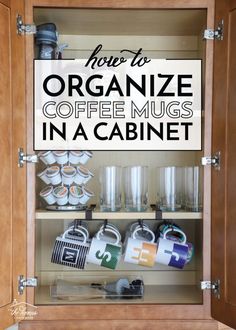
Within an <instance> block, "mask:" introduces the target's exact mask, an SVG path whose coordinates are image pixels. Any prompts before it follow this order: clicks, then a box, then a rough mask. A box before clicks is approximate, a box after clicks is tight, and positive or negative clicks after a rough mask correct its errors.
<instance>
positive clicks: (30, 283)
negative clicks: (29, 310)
mask: <svg viewBox="0 0 236 330" xmlns="http://www.w3.org/2000/svg"><path fill="white" fill-rule="evenodd" d="M37 284H38V279H37V277H30V278H24V276H23V275H19V276H18V294H20V295H21V294H23V293H24V288H27V287H36V286H37Z"/></svg>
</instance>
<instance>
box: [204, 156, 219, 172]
mask: <svg viewBox="0 0 236 330" xmlns="http://www.w3.org/2000/svg"><path fill="white" fill-rule="evenodd" d="M202 165H204V166H205V165H212V166H213V167H214V168H215V169H216V170H218V171H219V170H220V151H217V152H216V153H215V155H214V156H207V157H202Z"/></svg>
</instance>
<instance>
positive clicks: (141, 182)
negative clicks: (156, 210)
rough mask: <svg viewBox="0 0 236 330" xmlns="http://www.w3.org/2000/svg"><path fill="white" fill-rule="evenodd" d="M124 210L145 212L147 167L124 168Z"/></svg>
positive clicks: (146, 204)
mask: <svg viewBox="0 0 236 330" xmlns="http://www.w3.org/2000/svg"><path fill="white" fill-rule="evenodd" d="M124 187H125V209H126V210H127V211H146V209H147V206H148V167H147V166H128V167H125V168H124Z"/></svg>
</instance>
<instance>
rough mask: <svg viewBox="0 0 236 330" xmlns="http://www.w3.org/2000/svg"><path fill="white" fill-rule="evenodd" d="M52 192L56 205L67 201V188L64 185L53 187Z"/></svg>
mask: <svg viewBox="0 0 236 330" xmlns="http://www.w3.org/2000/svg"><path fill="white" fill-rule="evenodd" d="M53 194H54V196H55V198H56V201H57V204H58V205H65V204H67V203H68V189H67V188H66V187H64V186H58V187H56V188H54V190H53Z"/></svg>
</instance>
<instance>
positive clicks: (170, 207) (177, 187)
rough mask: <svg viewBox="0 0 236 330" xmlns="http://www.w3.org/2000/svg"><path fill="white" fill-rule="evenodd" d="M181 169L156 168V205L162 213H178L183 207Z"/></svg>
mask: <svg viewBox="0 0 236 330" xmlns="http://www.w3.org/2000/svg"><path fill="white" fill-rule="evenodd" d="M183 173H184V168H183V167H175V166H169V167H160V168H158V179H159V181H158V187H159V189H158V192H157V203H158V205H159V207H160V209H161V210H163V211H178V210H180V209H181V208H182V206H183V197H184V187H183Z"/></svg>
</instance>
